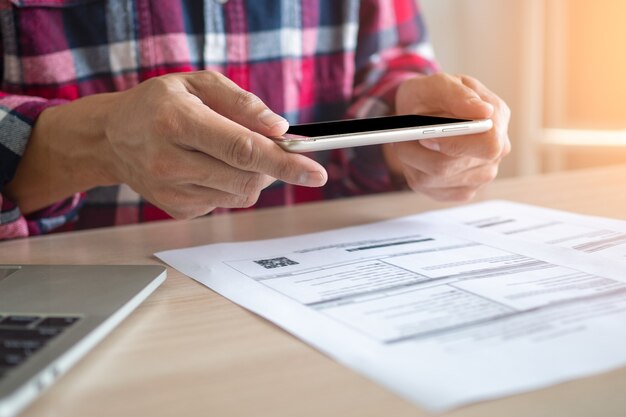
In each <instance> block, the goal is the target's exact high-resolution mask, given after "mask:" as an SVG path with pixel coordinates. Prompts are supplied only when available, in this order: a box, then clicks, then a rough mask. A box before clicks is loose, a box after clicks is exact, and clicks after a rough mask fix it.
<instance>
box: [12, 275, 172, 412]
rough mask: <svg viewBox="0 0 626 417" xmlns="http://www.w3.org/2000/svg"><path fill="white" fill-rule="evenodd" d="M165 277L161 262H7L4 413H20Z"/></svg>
mask: <svg viewBox="0 0 626 417" xmlns="http://www.w3.org/2000/svg"><path fill="white" fill-rule="evenodd" d="M165 276H166V270H165V268H164V267H162V266H157V265H125V266H113V265H111V266H99V265H98V266H96V265H86V266H82V265H81V266H78V265H72V266H65V265H54V266H52V265H24V266H2V265H0V417H9V416H11V417H12V416H15V415H17V414H18V413H19V412H20V411H21V410H22V409H23V408H24V407H26V405H28V404H29V403H30V402H31V401H33V400H34V399H35V398H36V397H37V395H38V394H39V393H40V392H41V391H43V390H44V389H45V388H46V387H48V386H49V385H50V384H51V383H52V382H54V381H55V380H56V379H57V378H59V376H61V375H62V374H63V373H64V372H66V371H67V370H68V369H69V368H70V367H71V366H72V365H73V364H75V363H76V362H77V361H78V360H79V359H80V358H81V357H83V356H84V355H85V354H86V353H87V352H88V351H89V350H90V349H91V348H93V347H94V346H95V345H96V344H97V343H98V342H99V341H100V340H102V339H103V338H104V337H105V336H106V335H107V334H108V333H109V332H110V331H111V330H112V329H113V328H114V327H115V326H116V325H117V324H119V323H120V322H121V321H122V320H123V319H124V318H125V317H126V316H128V315H129V314H130V313H131V312H132V311H133V310H134V309H135V308H136V307H137V306H138V305H139V304H140V303H141V302H142V301H143V300H145V299H146V298H147V297H148V295H150V293H152V292H153V291H154V290H155V289H156V288H157V287H158V286H159V285H160V284H161V283H162V282H163V281H164V280H165Z"/></svg>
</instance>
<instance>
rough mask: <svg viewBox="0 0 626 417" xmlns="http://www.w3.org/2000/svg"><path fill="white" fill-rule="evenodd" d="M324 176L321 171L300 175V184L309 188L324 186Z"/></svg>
mask: <svg viewBox="0 0 626 417" xmlns="http://www.w3.org/2000/svg"><path fill="white" fill-rule="evenodd" d="M325 182H326V181H325V180H324V174H322V173H321V172H319V171H311V172H304V173H302V174H301V175H300V178H299V179H298V183H299V184H302V185H308V186H320V185H324V183H325Z"/></svg>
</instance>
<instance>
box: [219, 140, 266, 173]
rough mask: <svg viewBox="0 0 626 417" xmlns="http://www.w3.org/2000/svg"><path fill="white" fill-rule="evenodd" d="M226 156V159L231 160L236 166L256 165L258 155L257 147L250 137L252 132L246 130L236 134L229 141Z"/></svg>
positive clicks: (249, 166) (248, 166)
mask: <svg viewBox="0 0 626 417" xmlns="http://www.w3.org/2000/svg"><path fill="white" fill-rule="evenodd" d="M226 157H227V158H228V160H230V161H233V162H234V163H235V164H236V166H238V167H243V168H254V167H256V166H257V165H258V162H259V158H260V155H259V149H258V147H257V146H255V144H254V140H253V139H252V133H251V132H250V131H247V132H245V133H238V134H236V135H235V136H234V137H233V138H232V140H230V141H229V148H228V150H227V151H226Z"/></svg>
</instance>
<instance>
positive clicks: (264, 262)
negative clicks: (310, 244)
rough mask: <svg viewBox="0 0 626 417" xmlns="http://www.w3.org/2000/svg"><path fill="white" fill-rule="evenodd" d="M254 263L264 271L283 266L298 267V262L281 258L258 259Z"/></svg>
mask: <svg viewBox="0 0 626 417" xmlns="http://www.w3.org/2000/svg"><path fill="white" fill-rule="evenodd" d="M254 263H256V264H259V265H261V266H262V267H263V268H265V269H274V268H282V267H283V266H289V265H298V262H296V261H292V260H291V259H289V258H285V257H284V256H281V257H280V258H271V259H258V260H256V261H254Z"/></svg>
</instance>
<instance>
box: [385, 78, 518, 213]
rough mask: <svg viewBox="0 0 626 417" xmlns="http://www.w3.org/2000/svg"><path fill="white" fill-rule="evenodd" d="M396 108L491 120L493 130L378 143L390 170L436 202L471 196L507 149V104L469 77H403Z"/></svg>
mask: <svg viewBox="0 0 626 417" xmlns="http://www.w3.org/2000/svg"><path fill="white" fill-rule="evenodd" d="M396 111H397V113H398V114H409V113H412V114H430V115H443V116H450V117H456V118H461V119H487V118H491V119H492V120H493V128H492V129H491V130H489V131H488V132H485V133H481V134H474V135H466V136H458V137H451V138H441V139H427V140H420V141H414V142H402V143H394V144H388V145H383V152H384V154H385V158H386V160H387V163H388V165H389V166H390V169H391V170H392V173H393V174H395V175H396V176H402V177H403V178H404V180H405V181H406V183H407V184H408V186H409V187H410V188H411V189H412V190H414V191H419V192H422V193H424V194H426V195H428V196H430V197H432V198H434V199H436V200H441V201H452V200H459V201H461V200H469V199H471V198H472V197H474V194H475V193H476V191H477V190H478V188H480V187H481V186H482V185H484V184H487V183H489V182H491V181H492V180H493V179H494V178H495V177H496V175H497V173H498V164H499V163H500V160H501V159H502V158H503V157H504V156H506V155H507V154H508V153H509V152H510V150H511V143H510V141H509V137H508V133H507V129H508V124H509V119H510V110H509V108H508V107H507V105H506V104H505V103H504V101H502V100H501V99H500V98H499V97H498V96H496V95H495V94H494V93H492V92H491V91H489V90H488V89H487V88H486V87H485V86H484V85H482V84H481V83H480V82H478V81H477V80H475V79H474V78H471V77H468V76H464V75H462V76H451V75H447V74H436V75H432V76H425V77H416V78H413V79H409V80H407V81H404V82H403V83H402V84H401V85H400V87H399V88H398V92H397V94H396Z"/></svg>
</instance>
